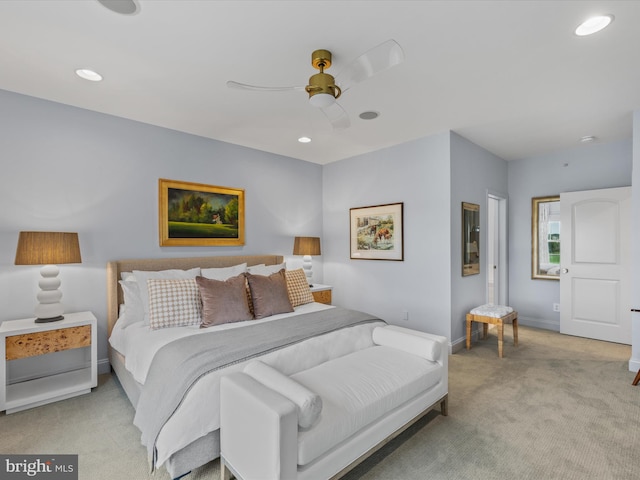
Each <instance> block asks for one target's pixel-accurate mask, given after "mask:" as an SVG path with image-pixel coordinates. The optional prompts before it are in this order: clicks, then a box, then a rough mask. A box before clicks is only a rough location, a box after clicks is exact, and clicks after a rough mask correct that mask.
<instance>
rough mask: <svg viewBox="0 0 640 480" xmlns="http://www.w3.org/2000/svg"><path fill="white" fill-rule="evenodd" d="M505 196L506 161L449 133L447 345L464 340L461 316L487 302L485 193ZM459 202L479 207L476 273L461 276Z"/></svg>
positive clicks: (486, 209) (463, 321)
mask: <svg viewBox="0 0 640 480" xmlns="http://www.w3.org/2000/svg"><path fill="white" fill-rule="evenodd" d="M489 192H491V193H494V194H501V196H503V197H505V198H506V196H507V162H506V161H505V160H503V159H501V158H499V157H496V156H495V155H493V154H492V153H490V152H488V151H486V150H484V149H483V148H480V147H479V146H477V145H476V144H474V143H472V142H470V141H469V140H467V139H465V138H463V137H461V136H460V135H457V134H455V133H452V134H451V213H450V216H451V245H452V255H451V343H452V344H453V345H454V347H455V346H456V345H462V343H463V342H464V340H465V339H466V330H465V326H466V317H465V315H466V314H467V313H468V312H469V310H471V309H472V308H473V307H477V306H478V305H482V304H484V303H486V299H487V288H486V287H487V255H486V250H487V212H488V205H487V194H488V193H489ZM462 202H468V203H475V204H477V205H480V252H481V254H480V273H479V274H478V275H468V276H466V277H463V276H462V273H461V272H462V234H461V228H462Z"/></svg>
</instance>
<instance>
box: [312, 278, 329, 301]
mask: <svg viewBox="0 0 640 480" xmlns="http://www.w3.org/2000/svg"><path fill="white" fill-rule="evenodd" d="M331 290H333V287H330V286H329V285H320V284H319V283H314V284H313V287H311V293H312V294H313V299H314V300H315V301H316V302H318V303H326V304H327V305H331Z"/></svg>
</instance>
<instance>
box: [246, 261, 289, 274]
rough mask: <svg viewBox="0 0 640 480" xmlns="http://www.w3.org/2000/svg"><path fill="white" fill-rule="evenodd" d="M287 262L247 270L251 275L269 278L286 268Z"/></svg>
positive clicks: (257, 266)
mask: <svg viewBox="0 0 640 480" xmlns="http://www.w3.org/2000/svg"><path fill="white" fill-rule="evenodd" d="M286 265H287V264H286V262H282V263H280V264H278V265H262V264H261V265H252V266H250V267H248V268H247V270H248V271H249V273H250V274H251V275H265V276H269V275H271V274H272V273H277V272H279V271H280V270H282V269H283V268H285V267H286Z"/></svg>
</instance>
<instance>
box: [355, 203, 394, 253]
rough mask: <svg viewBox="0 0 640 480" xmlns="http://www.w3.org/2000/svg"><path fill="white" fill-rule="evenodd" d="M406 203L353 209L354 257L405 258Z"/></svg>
mask: <svg viewBox="0 0 640 480" xmlns="http://www.w3.org/2000/svg"><path fill="white" fill-rule="evenodd" d="M402 208H403V204H402V203H391V204H387V205H376V206H372V207H358V208H352V209H350V220H351V258H352V259H353V260H404V253H403V238H402V229H403V226H402V220H403V219H402Z"/></svg>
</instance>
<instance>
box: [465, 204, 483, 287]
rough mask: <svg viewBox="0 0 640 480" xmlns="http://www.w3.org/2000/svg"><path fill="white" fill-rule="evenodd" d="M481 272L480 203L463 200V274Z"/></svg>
mask: <svg viewBox="0 0 640 480" xmlns="http://www.w3.org/2000/svg"><path fill="white" fill-rule="evenodd" d="M476 273H480V205H476V204H475V203H466V202H462V276H463V277H464V276H467V275H474V274H476Z"/></svg>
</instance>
